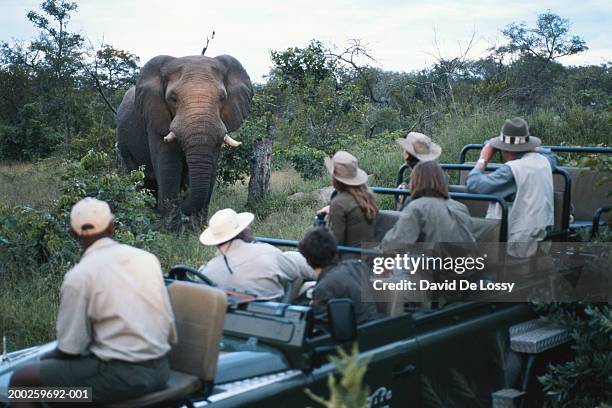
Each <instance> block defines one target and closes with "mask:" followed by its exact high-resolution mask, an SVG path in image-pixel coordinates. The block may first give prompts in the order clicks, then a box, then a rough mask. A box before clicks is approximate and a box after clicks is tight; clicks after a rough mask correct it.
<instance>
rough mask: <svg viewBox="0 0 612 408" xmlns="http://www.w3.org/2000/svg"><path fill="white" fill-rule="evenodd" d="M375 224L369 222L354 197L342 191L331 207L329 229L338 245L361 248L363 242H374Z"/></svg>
mask: <svg viewBox="0 0 612 408" xmlns="http://www.w3.org/2000/svg"><path fill="white" fill-rule="evenodd" d="M374 228H375V222H374V221H372V222H368V220H367V219H366V217H365V214H364V213H363V211H362V210H361V208H359V206H358V205H357V202H356V201H355V199H354V198H353V196H352V195H351V194H350V193H348V192H346V191H342V192H339V193H338V194H336V196H335V197H334V198H333V199H332V200H331V203H330V205H329V229H330V230H331V231H332V232H333V233H334V235H335V236H336V240H337V241H338V245H345V246H352V247H361V243H362V242H374Z"/></svg>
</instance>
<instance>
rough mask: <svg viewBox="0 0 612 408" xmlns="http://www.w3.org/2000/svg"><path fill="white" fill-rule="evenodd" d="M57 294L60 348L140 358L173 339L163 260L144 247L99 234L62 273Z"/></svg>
mask: <svg viewBox="0 0 612 408" xmlns="http://www.w3.org/2000/svg"><path fill="white" fill-rule="evenodd" d="M60 296H61V298H60V307H59V312H58V317H57V338H58V348H59V350H61V351H63V352H64V353H68V354H84V353H85V352H87V351H89V352H91V353H92V354H94V355H95V356H96V357H98V358H99V359H101V360H103V361H109V360H119V361H127V362H141V361H148V360H154V359H158V358H160V357H163V356H164V355H166V354H167V353H168V351H169V350H170V346H171V344H175V343H176V341H177V334H176V327H175V321H174V314H173V312H172V307H171V305H170V299H169V296H168V292H167V290H166V287H165V285H164V279H163V275H162V271H161V266H160V264H159V261H158V259H157V258H156V257H155V256H154V255H152V254H150V253H148V252H146V251H143V250H140V249H137V248H134V247H131V246H129V245H123V244H119V243H117V242H115V241H114V240H112V239H110V238H102V239H99V240H97V241H96V242H94V243H93V244H92V245H91V246H90V247H89V248H87V250H86V251H85V253H84V254H83V257H82V258H81V260H80V262H79V263H78V264H77V265H75V266H74V268H72V269H71V270H70V271H68V273H67V274H66V276H65V277H64V282H63V284H62V288H61V295H60Z"/></svg>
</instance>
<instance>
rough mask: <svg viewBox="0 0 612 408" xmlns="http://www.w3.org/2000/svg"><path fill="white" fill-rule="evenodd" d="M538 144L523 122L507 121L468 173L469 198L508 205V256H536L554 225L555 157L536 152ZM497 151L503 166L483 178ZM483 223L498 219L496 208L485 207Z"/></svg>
mask: <svg viewBox="0 0 612 408" xmlns="http://www.w3.org/2000/svg"><path fill="white" fill-rule="evenodd" d="M541 144H542V142H541V141H540V139H538V138H537V137H535V136H532V135H530V134H529V127H528V126H527V122H526V121H525V120H524V119H522V118H518V117H517V118H513V119H507V120H506V121H505V123H504V125H503V126H502V128H501V131H500V134H499V136H496V137H494V138H492V139H491V140H489V141H488V142H487V143H486V144H485V146H484V147H483V149H482V151H481V152H480V159H479V160H478V162H477V163H476V166H475V167H474V169H473V170H472V171H471V172H470V173H469V175H468V177H467V180H466V185H467V189H468V192H470V193H476V194H493V195H497V196H499V197H501V198H503V199H505V200H508V201H512V206H511V207H510V211H509V213H508V251H507V252H508V254H510V255H512V256H515V257H527V256H531V255H533V254H534V253H535V252H536V250H537V248H538V247H537V242H539V241H542V240H543V239H544V238H545V237H546V234H547V230H548V228H549V227H551V226H553V224H554V189H553V178H552V169H554V168H555V166H556V165H557V160H556V157H555V156H554V155H553V154H552V153H551V152H550V151H549V150H547V149H544V148H542V147H540V145H541ZM496 150H500V151H501V154H502V159H503V161H504V165H503V166H500V167H499V168H498V169H497V170H495V171H493V172H490V173H486V172H485V168H486V166H487V163H489V161H490V160H491V158H492V157H493V155H494V154H495V151H496ZM487 218H501V207H500V206H499V204H496V205H489V210H488V211H487Z"/></svg>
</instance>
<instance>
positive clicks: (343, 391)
mask: <svg viewBox="0 0 612 408" xmlns="http://www.w3.org/2000/svg"><path fill="white" fill-rule="evenodd" d="M330 361H331V363H332V364H333V365H334V366H335V367H336V369H337V370H338V372H339V373H340V376H341V379H340V381H338V380H337V379H336V377H335V376H334V375H333V374H329V376H328V377H327V386H328V388H329V392H330V397H329V400H325V399H323V398H321V397H319V396H317V395H315V394H313V393H312V392H311V391H310V390H306V394H308V396H309V397H310V398H312V399H313V400H314V401H316V402H318V403H319V404H321V405H323V406H325V407H327V408H367V407H368V406H369V402H368V394H369V393H370V392H369V389H368V387H367V386H365V387H364V386H363V384H362V383H363V377H364V376H365V374H366V371H367V369H368V359H364V358H360V357H359V348H358V347H357V343H355V344H354V345H353V350H352V351H351V354H349V353H347V352H346V351H345V350H344V349H342V348H338V356H331V357H330Z"/></svg>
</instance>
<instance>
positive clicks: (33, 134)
mask: <svg viewBox="0 0 612 408" xmlns="http://www.w3.org/2000/svg"><path fill="white" fill-rule="evenodd" d="M45 122H46V120H45V118H44V116H43V114H42V112H41V110H40V106H39V105H38V104H36V103H29V104H26V105H23V106H22V107H21V109H20V110H19V113H18V114H17V118H16V120H15V121H14V122H13V123H12V124H3V125H0V158H2V159H10V160H32V159H36V158H39V157H44V156H47V155H49V153H51V152H52V151H53V150H54V149H55V147H56V146H57V145H58V144H59V143H60V142H61V135H60V134H59V133H58V132H56V131H55V130H53V129H52V128H50V127H48V126H47V125H46V124H45Z"/></svg>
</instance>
